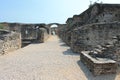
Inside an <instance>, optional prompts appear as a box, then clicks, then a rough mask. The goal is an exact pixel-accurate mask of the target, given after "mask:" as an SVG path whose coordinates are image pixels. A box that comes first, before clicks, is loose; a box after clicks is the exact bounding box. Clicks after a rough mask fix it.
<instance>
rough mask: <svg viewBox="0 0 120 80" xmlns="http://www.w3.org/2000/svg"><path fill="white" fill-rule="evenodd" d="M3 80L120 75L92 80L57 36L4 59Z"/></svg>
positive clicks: (115, 79)
mask: <svg viewBox="0 0 120 80" xmlns="http://www.w3.org/2000/svg"><path fill="white" fill-rule="evenodd" d="M0 80H120V76H119V73H118V74H115V75H113V74H111V75H102V76H96V77H94V76H92V74H91V73H90V72H89V71H88V69H87V68H86V67H85V66H84V65H83V64H82V63H81V62H80V56H79V54H76V53H73V52H72V51H71V50H70V48H69V47H68V46H66V45H65V44H64V43H63V42H61V41H60V40H59V39H58V38H57V37H56V36H51V37H50V38H49V40H48V41H47V42H45V43H41V44H30V45H28V46H26V47H24V48H22V49H19V50H17V51H14V52H11V53H9V54H6V55H3V56H0Z"/></svg>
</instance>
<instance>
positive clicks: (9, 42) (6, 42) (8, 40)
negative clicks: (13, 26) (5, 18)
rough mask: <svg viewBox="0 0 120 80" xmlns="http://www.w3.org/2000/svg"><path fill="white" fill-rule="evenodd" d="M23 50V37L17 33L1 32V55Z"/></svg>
mask: <svg viewBox="0 0 120 80" xmlns="http://www.w3.org/2000/svg"><path fill="white" fill-rule="evenodd" d="M19 48H21V35H20V34H19V33H16V32H10V31H6V30H0V55H3V54H6V53H8V52H11V51H14V50H17V49H19Z"/></svg>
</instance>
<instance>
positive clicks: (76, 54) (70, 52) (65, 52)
mask: <svg viewBox="0 0 120 80" xmlns="http://www.w3.org/2000/svg"><path fill="white" fill-rule="evenodd" d="M63 54H64V55H75V56H80V54H79V53H74V52H72V50H71V49H67V51H64V52H63Z"/></svg>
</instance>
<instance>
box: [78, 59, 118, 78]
mask: <svg viewBox="0 0 120 80" xmlns="http://www.w3.org/2000/svg"><path fill="white" fill-rule="evenodd" d="M77 64H78V65H79V67H80V69H81V70H82V71H83V72H84V74H85V76H86V78H87V80H115V77H116V74H105V75H99V76H93V74H92V73H91V72H90V71H89V70H88V68H87V67H86V66H85V65H84V64H83V63H82V62H81V61H80V60H79V61H77Z"/></svg>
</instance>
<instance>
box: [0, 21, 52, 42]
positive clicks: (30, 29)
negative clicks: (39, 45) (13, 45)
mask: <svg viewBox="0 0 120 80" xmlns="http://www.w3.org/2000/svg"><path fill="white" fill-rule="evenodd" d="M1 24H2V25H3V26H4V29H5V30H9V31H14V32H18V33H20V34H21V39H22V43H31V42H44V41H43V40H47V38H49V33H50V32H49V31H50V30H49V28H48V27H47V25H46V24H22V23H1ZM40 28H41V29H42V28H44V30H43V29H42V30H41V29H40ZM44 32H45V33H44ZM40 38H41V39H40ZM40 40H41V41H40Z"/></svg>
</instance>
